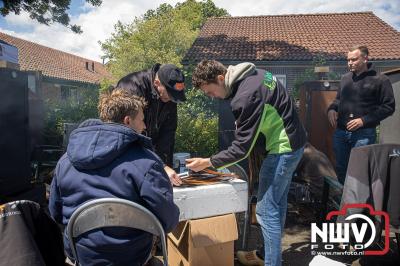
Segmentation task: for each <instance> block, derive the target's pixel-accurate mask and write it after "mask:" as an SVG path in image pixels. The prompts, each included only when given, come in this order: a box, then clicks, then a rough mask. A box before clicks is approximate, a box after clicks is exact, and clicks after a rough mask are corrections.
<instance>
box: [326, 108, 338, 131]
mask: <svg viewBox="0 0 400 266" xmlns="http://www.w3.org/2000/svg"><path fill="white" fill-rule="evenodd" d="M337 117H338V113H337V112H336V111H335V110H329V111H328V119H329V123H330V124H331V126H332V127H333V128H336V123H337V122H336V121H337Z"/></svg>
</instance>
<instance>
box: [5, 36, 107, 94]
mask: <svg viewBox="0 0 400 266" xmlns="http://www.w3.org/2000/svg"><path fill="white" fill-rule="evenodd" d="M0 41H2V42H3V43H7V44H9V45H12V46H14V47H16V48H17V49H18V65H19V69H20V70H22V71H35V72H38V73H39V76H40V84H41V86H40V88H41V93H42V95H43V97H44V99H45V100H46V99H51V100H66V99H68V98H71V97H72V98H79V92H80V91H81V90H82V89H96V88H98V86H99V83H100V82H101V81H102V80H103V79H106V78H111V75H110V74H109V73H108V71H107V69H106V67H105V65H103V64H102V63H99V62H96V61H93V60H90V59H86V58H83V57H80V56H76V55H73V54H69V53H66V52H63V51H60V50H56V49H53V48H50V47H46V46H43V45H40V44H37V43H34V42H31V41H27V40H23V39H20V38H17V37H14V36H11V35H8V34H5V33H2V32H0Z"/></svg>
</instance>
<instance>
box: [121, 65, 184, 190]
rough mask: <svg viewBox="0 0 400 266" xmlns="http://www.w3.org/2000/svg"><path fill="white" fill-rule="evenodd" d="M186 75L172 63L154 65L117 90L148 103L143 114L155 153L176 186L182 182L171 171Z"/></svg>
mask: <svg viewBox="0 0 400 266" xmlns="http://www.w3.org/2000/svg"><path fill="white" fill-rule="evenodd" d="M184 81H185V76H184V75H183V72H182V71H181V70H180V69H179V68H178V67H176V66H175V65H172V64H165V65H160V64H155V65H154V66H153V67H152V68H151V69H147V70H143V71H139V72H134V73H131V74H129V75H127V76H125V77H123V78H121V79H120V81H118V84H117V88H121V89H124V90H127V91H129V92H130V93H132V94H134V95H138V96H140V97H143V98H144V99H145V100H146V102H147V108H146V110H145V112H144V116H145V124H146V132H145V134H146V135H147V136H148V137H150V138H151V139H152V142H153V145H154V149H155V152H156V153H157V155H158V156H160V158H161V159H162V160H163V162H164V164H165V167H164V169H165V171H166V172H167V174H168V176H169V178H170V180H171V182H172V184H173V185H176V186H179V185H180V184H181V183H182V181H181V180H180V178H179V177H178V175H177V174H176V172H175V171H174V170H173V169H172V168H171V166H172V155H173V152H174V145H175V132H176V127H177V120H178V118H177V117H178V116H177V106H176V104H177V103H180V102H183V101H185V100H186V98H185V93H184V89H185V84H184Z"/></svg>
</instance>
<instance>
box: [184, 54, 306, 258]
mask: <svg viewBox="0 0 400 266" xmlns="http://www.w3.org/2000/svg"><path fill="white" fill-rule="evenodd" d="M192 83H193V86H194V87H196V88H200V89H201V90H202V91H203V92H204V93H205V94H207V95H208V96H210V97H214V98H219V99H227V100H231V109H232V112H233V115H234V116H235V119H236V122H235V123H236V131H235V139H234V141H233V142H232V144H231V146H230V147H229V148H228V149H226V150H223V151H220V152H219V153H217V154H215V155H213V156H211V157H210V158H192V159H188V160H187V167H188V168H189V169H191V170H194V171H200V170H203V169H204V168H207V167H211V166H212V167H215V168H223V167H227V166H229V165H232V164H235V163H237V162H239V161H241V160H243V159H245V158H246V157H247V156H248V155H249V153H250V152H251V150H252V149H253V148H254V146H255V145H256V141H257V139H258V137H259V136H263V137H264V138H265V147H264V149H265V150H266V152H267V153H268V154H267V156H266V157H265V159H264V161H263V164H262V166H261V170H260V173H259V190H258V196H257V201H258V202H257V207H256V214H257V220H258V222H259V223H260V225H261V228H262V232H263V237H264V246H265V265H281V236H282V231H283V227H284V223H285V217H286V210H287V194H288V191H289V185H290V182H291V179H292V175H293V172H294V170H295V169H296V166H297V164H298V162H299V161H300V159H301V156H302V154H303V150H304V148H303V147H304V145H305V143H306V133H305V131H304V128H303V126H302V125H301V123H300V120H299V118H298V116H297V113H296V110H295V105H294V102H293V101H292V99H291V98H290V96H289V95H288V93H287V91H286V89H285V88H284V87H283V85H282V84H281V83H279V82H278V81H277V80H276V78H275V77H274V76H273V75H272V74H271V73H269V72H267V71H264V70H261V69H256V67H255V65H254V64H251V63H242V64H238V65H236V66H229V67H228V68H226V67H225V66H224V65H222V64H221V63H219V62H217V61H213V60H203V61H201V62H200V63H199V64H198V65H197V67H196V69H195V70H194V71H193V77H192Z"/></svg>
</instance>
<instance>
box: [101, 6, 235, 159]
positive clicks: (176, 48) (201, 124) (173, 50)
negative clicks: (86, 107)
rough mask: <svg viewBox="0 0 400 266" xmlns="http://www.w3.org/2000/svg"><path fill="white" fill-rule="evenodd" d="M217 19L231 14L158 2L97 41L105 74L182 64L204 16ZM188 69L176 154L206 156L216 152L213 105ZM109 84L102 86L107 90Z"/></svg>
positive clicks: (180, 107) (215, 9)
mask: <svg viewBox="0 0 400 266" xmlns="http://www.w3.org/2000/svg"><path fill="white" fill-rule="evenodd" d="M219 16H229V14H228V12H227V11H226V10H225V9H222V8H218V7H216V6H215V4H214V3H213V1H211V0H206V1H199V2H198V1H195V0H187V1H185V2H183V3H177V4H176V5H175V7H173V6H171V5H169V4H162V5H160V6H159V7H158V8H157V9H151V10H148V11H147V12H146V13H145V14H144V15H143V16H141V17H139V18H135V20H134V21H133V22H132V23H129V24H122V23H121V22H118V23H117V24H116V25H115V32H114V33H113V34H112V35H111V38H109V39H108V40H106V41H105V42H103V43H100V44H101V46H102V49H103V51H104V53H105V58H106V59H108V60H109V61H108V63H107V65H108V67H109V70H110V71H111V73H112V74H113V76H114V77H115V78H116V79H119V78H120V77H122V76H124V75H126V74H128V73H130V72H133V71H139V70H142V69H146V68H150V67H151V66H152V65H153V64H155V63H173V64H176V65H178V66H180V63H181V61H182V59H183V57H184V55H185V54H186V52H187V51H188V49H189V48H190V46H191V45H192V43H193V42H194V40H195V39H196V37H197V36H198V34H199V31H200V28H201V26H202V25H203V24H204V22H205V21H206V20H207V18H210V17H219ZM191 67H193V66H189V67H187V68H186V70H185V72H186V73H185V77H186V81H188V82H187V84H186V85H187V88H186V96H187V99H188V100H187V101H186V102H185V103H183V104H179V105H178V129H177V133H176V144H175V150H176V151H181V152H183V151H185V152H190V153H191V154H192V155H198V156H209V155H211V154H213V153H214V152H216V150H217V134H218V119H217V116H216V101H213V100H210V99H209V98H208V97H206V96H204V95H203V94H202V93H201V92H200V91H198V90H194V89H193V88H191V86H190V80H191V73H192V69H191ZM115 81H116V80H115ZM115 81H114V82H115ZM108 84H109V83H108ZM108 84H105V85H104V86H103V87H104V88H107V87H108Z"/></svg>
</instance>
